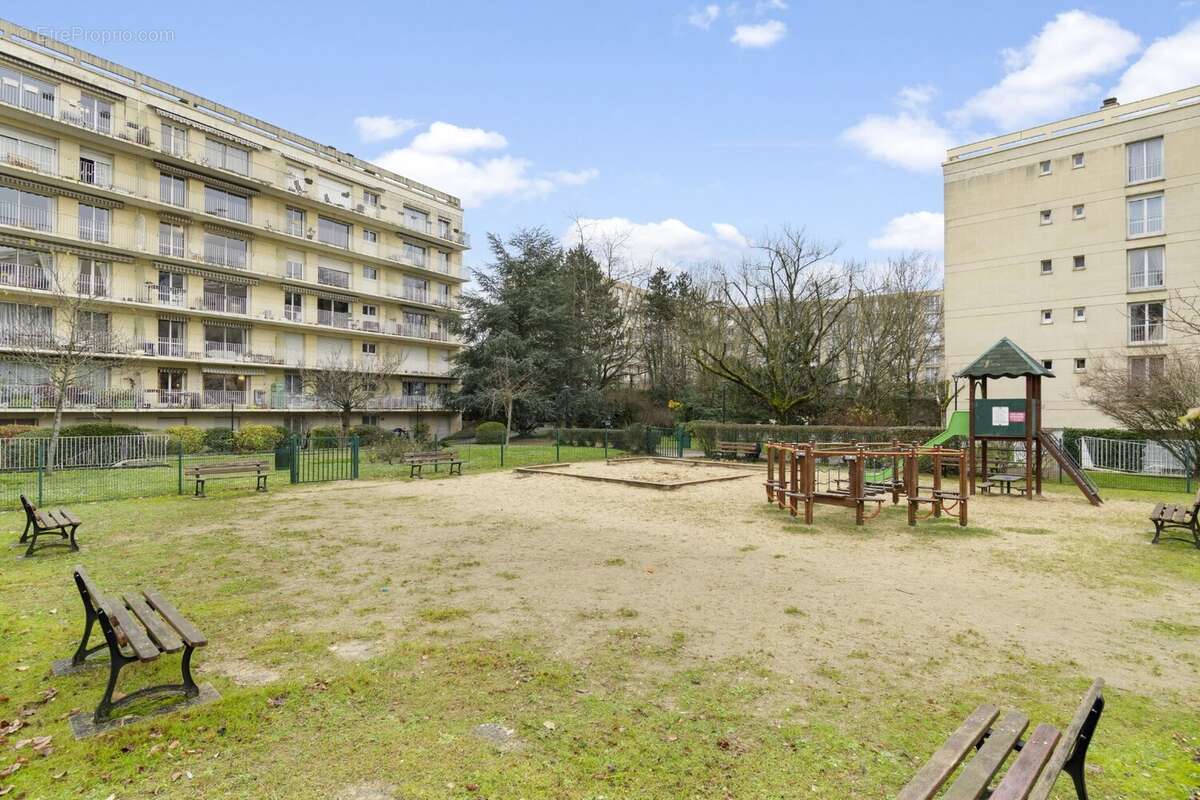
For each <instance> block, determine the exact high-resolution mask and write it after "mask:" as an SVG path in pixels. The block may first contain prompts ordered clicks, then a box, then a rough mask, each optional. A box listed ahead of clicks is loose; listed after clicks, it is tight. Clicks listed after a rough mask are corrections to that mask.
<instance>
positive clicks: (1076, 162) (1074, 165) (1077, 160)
mask: <svg viewBox="0 0 1200 800" xmlns="http://www.w3.org/2000/svg"><path fill="white" fill-rule="evenodd" d="M1083 165H1084V161H1083V153H1075V154H1074V155H1073V156H1071V169H1079V168H1080V167H1082V166H1083Z"/></svg>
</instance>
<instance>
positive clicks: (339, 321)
mask: <svg viewBox="0 0 1200 800" xmlns="http://www.w3.org/2000/svg"><path fill="white" fill-rule="evenodd" d="M317 324H318V325H330V326H332V327H334V328H349V327H350V315H349V314H348V313H346V312H344V311H326V310H325V309H323V308H318V309H317Z"/></svg>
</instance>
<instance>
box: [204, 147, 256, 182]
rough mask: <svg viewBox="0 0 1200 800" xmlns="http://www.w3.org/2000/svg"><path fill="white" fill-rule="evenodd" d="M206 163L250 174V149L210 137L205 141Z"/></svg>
mask: <svg viewBox="0 0 1200 800" xmlns="http://www.w3.org/2000/svg"><path fill="white" fill-rule="evenodd" d="M204 163H205V164H207V165H209V166H210V167H219V168H221V169H227V170H229V171H230V172H236V173H237V174H239V175H249V174H250V151H249V150H244V149H242V148H240V147H234V146H233V145H231V144H226V143H225V142H219V141H216V140H214V139H208V140H207V141H205V143H204Z"/></svg>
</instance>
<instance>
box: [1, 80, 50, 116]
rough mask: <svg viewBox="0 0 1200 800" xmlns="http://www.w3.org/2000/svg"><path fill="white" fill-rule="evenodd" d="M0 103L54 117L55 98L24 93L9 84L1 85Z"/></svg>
mask: <svg viewBox="0 0 1200 800" xmlns="http://www.w3.org/2000/svg"><path fill="white" fill-rule="evenodd" d="M0 103H6V104H7V105H10V106H17V107H18V108H23V109H25V110H26V111H32V112H33V113H34V114H41V115H42V116H45V117H53V116H54V98H53V97H47V96H46V95H45V94H35V93H33V92H29V91H24V92H23V91H21V89H20V88H19V87H16V86H12V85H10V84H7V83H6V84H2V85H0Z"/></svg>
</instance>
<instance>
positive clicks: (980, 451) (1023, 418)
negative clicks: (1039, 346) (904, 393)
mask: <svg viewBox="0 0 1200 800" xmlns="http://www.w3.org/2000/svg"><path fill="white" fill-rule="evenodd" d="M954 377H955V378H966V379H967V397H968V406H967V409H968V410H967V431H966V435H967V454H968V461H969V464H968V474H969V476H970V480H969V493H970V494H975V491H976V488H977V487H976V477H977V476H980V475H982V477H983V481H982V482H981V483H980V485H979V488H983V489H991V488H993V485H994V484H995V483H996V482H997V481H1000V482H1002V483H1004V484H1005V485H1006V486H1007V487H1008V489H1009V490H1010V491H1011V489H1012V483H1013V482H1014V481H1020V482H1022V483H1023V484H1024V485H1023V486H1022V487H1020V489H1019V491H1020V492H1022V493H1023V494H1024V495H1025V496H1026V498H1028V499H1030V500H1032V499H1033V496H1034V494H1035V493H1036V494H1037V495H1038V496H1039V497H1040V496H1041V494H1042V456H1043V453H1046V454H1049V455H1050V457H1051V458H1053V459H1054V460H1055V461H1057V462H1058V465H1059V467H1061V468H1062V471H1063V473H1065V474H1066V475H1068V476H1069V477H1070V478H1071V480H1072V481H1073V482H1074V483H1075V485H1076V486H1077V487H1079V491H1081V492H1082V493H1083V495H1084V497H1086V498H1087V499H1088V502H1090V503H1091V504H1092V505H1097V506H1098V505H1100V504H1101V502H1102V500H1101V499H1100V492H1099V490H1098V489H1097V488H1096V484H1095V483H1093V482H1092V480H1091V478H1089V477H1088V476H1087V474H1086V473H1085V472H1084V471H1083V470H1082V469H1081V468H1080V467H1079V465H1078V464H1077V463H1075V459H1073V458H1072V457H1071V456H1070V455H1069V454H1068V453H1067V452H1066V451H1064V450H1063V449H1062V447H1061V446H1060V445H1059V443H1058V440H1057V439H1055V438H1054V436H1053V435H1052V434H1050V433H1048V432H1046V431H1045V430H1043V429H1042V427H1041V424H1042V378H1053V377H1054V373H1053V372H1051V371H1050V370H1048V369H1046V367H1044V366H1043V365H1042V364H1041V363H1040V362H1038V361H1036V360H1035V359H1034V358H1033V357H1032V356H1030V355H1029V354H1028V353H1026V352H1025V351H1024V350H1022V349H1021V348H1020V347H1018V346H1017V345H1016V344H1015V343H1013V342H1012V341H1010V340H1009V339H1008V338H1007V337H1005V338H1003V339H1001V340H1000V341H998V342H996V344H994V345H992V346H991V347H990V348H989V349H988V351H987V352H985V353H984V354H983V355H981V356H980V357H979V358H977V359H975V361H973V362H971V364H969V365H968V366H967V367H966V368H965V369H963V370H962V371H960V372H958V373H957V374H956V375H955V376H954ZM999 378H1024V379H1025V397H1024V399H1020V398H1017V399H989V398H988V380H989V379H991V380H993V381H994V380H997V379H999ZM960 413H961V412H955V414H954V416H955V417H958V415H959V414H960ZM992 442H995V443H997V444H998V445H999V446H1000V447H1001V448H1003V449H1004V450H1005V451H1006V452H1007V458H1008V460H1007V461H999V462H998V463H993V461H992V460H989V453H988V445H989V443H992ZM1016 445H1020V447H1017V446H1016ZM1016 452H1020V453H1021V458H1020V461H1021V465H1022V466H1023V467H1024V476H1019V475H1018V476H1014V475H1011V474H1010V473H1009V472H1008V468H1009V466H1010V463H1012V462H1015V461H1016V459H1015V458H1014V457H1013V454H1014V453H1016Z"/></svg>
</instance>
